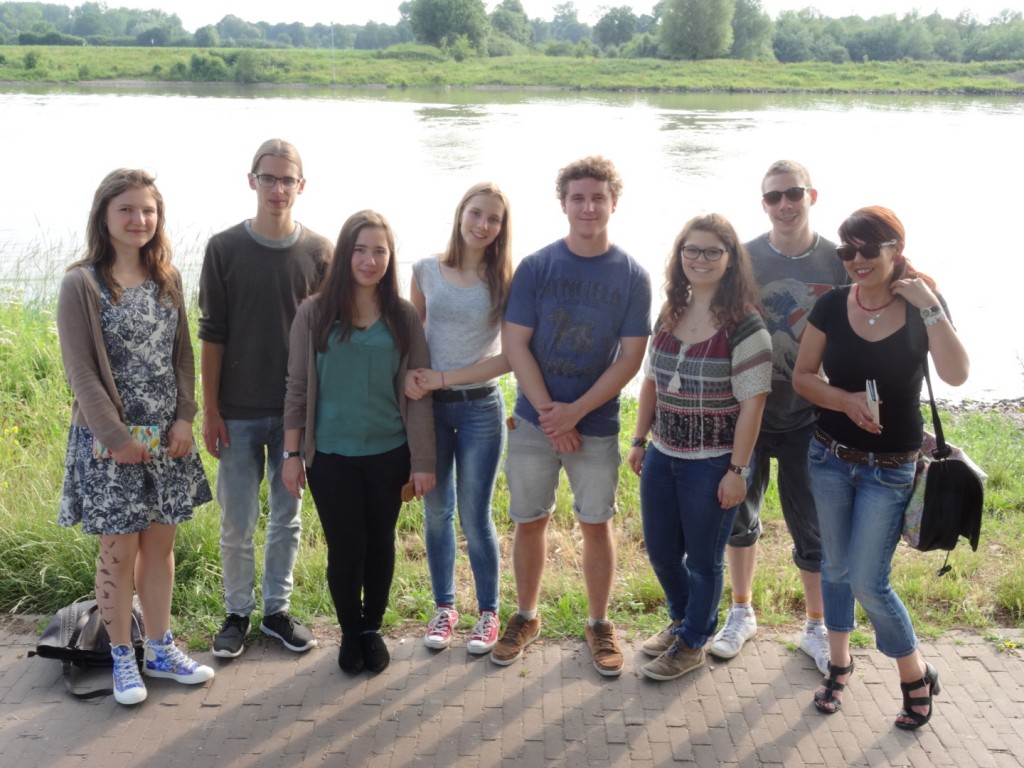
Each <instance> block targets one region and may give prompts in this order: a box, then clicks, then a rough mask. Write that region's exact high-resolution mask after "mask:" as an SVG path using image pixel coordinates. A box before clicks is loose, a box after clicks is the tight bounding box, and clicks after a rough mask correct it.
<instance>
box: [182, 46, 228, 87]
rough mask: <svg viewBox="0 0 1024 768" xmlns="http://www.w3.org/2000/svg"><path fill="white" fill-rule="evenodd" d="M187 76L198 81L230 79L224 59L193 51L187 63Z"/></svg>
mask: <svg viewBox="0 0 1024 768" xmlns="http://www.w3.org/2000/svg"><path fill="white" fill-rule="evenodd" d="M188 73H189V77H190V78H191V79H192V80H195V81H196V82H200V83H206V82H222V81H225V80H230V79H231V75H230V73H229V72H228V68H227V65H226V64H225V63H224V59H223V58H221V57H219V56H212V55H210V54H206V53H193V54H192V58H191V59H189V64H188Z"/></svg>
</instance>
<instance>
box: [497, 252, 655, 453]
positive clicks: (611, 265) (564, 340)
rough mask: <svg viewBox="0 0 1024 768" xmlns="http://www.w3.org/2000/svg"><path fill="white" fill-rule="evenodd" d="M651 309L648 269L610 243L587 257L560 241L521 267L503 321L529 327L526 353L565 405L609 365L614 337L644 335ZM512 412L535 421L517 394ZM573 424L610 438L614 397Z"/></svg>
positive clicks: (614, 429) (615, 409) (614, 351)
mask: <svg viewBox="0 0 1024 768" xmlns="http://www.w3.org/2000/svg"><path fill="white" fill-rule="evenodd" d="M650 307H651V286H650V279H649V278H648V276H647V272H646V271H645V270H644V269H643V268H642V267H640V265H639V264H637V263H636V262H635V261H634V260H633V259H632V258H631V257H630V256H629V255H628V254H626V253H625V251H623V250H621V249H619V248H617V247H614V246H613V247H612V248H611V249H610V250H608V251H607V252H606V253H604V254H602V255H600V256H594V257H589V258H585V257H581V256H577V255H575V254H574V253H572V252H571V251H570V250H569V249H568V248H567V247H566V245H565V243H564V242H563V241H561V240H559V241H557V242H555V243H552V244H551V245H549V246H548V247H547V248H544V249H542V250H540V251H538V252H537V253H535V254H533V255H532V256H528V257H527V258H526V259H524V260H523V262H522V264H520V265H519V268H518V269H517V270H516V274H515V277H514V278H513V281H512V291H511V295H510V297H509V306H508V310H507V311H506V314H505V319H506V320H508V321H509V322H511V323H515V324H517V325H522V326H526V327H528V328H532V329H533V331H534V332H533V336H532V338H531V339H530V352H531V353H532V354H533V357H534V359H535V360H536V361H537V364H538V366H539V367H540V370H541V373H542V375H543V377H544V383H545V386H546V387H547V389H548V393H549V394H550V395H551V399H552V400H554V401H556V402H561V403H571V402H573V401H575V400H577V399H578V398H579V397H580V396H581V395H583V394H584V393H585V392H586V391H587V390H589V389H590V388H591V387H592V386H593V384H594V382H595V381H597V379H598V378H599V377H600V376H601V374H602V373H604V371H605V370H607V369H608V367H609V366H610V365H611V364H612V363H613V362H614V361H615V358H616V356H617V355H618V351H619V339H620V338H623V337H630V336H641V337H646V336H648V335H650ZM516 411H517V413H519V414H520V415H521V416H523V417H524V418H526V419H528V420H530V421H532V422H533V423H535V424H536V423H537V422H538V421H539V419H538V416H537V412H536V411H535V410H534V408H533V407H532V406H531V405H530V403H529V402H528V401H527V400H526V398H525V396H523V394H522V392H520V393H519V397H518V399H517V402H516ZM577 427H578V429H579V431H580V433H581V434H584V435H595V436H598V435H613V434H616V433H617V432H618V398H613V399H612V400H610V401H608V402H607V403H605V404H604V405H602V406H601V407H599V408H597V409H595V410H594V411H592V412H591V413H590V414H588V415H587V416H586V417H584V418H583V420H581V421H580V423H579V424H578V425H577Z"/></svg>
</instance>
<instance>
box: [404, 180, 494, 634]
mask: <svg viewBox="0 0 1024 768" xmlns="http://www.w3.org/2000/svg"><path fill="white" fill-rule="evenodd" d="M510 227H511V211H510V209H509V202H508V198H507V197H505V195H504V193H503V192H502V191H501V190H500V189H499V188H498V187H497V186H496V185H495V184H492V183H489V182H484V183H481V184H474V185H473V186H472V187H470V188H469V189H468V190H467V191H466V193H465V194H464V195H463V196H462V199H461V200H460V201H459V204H458V206H456V208H455V218H454V221H453V222H452V231H451V236H450V237H449V239H448V247H447V249H446V250H445V252H444V253H443V254H438V255H436V256H430V257H428V258H425V259H421V260H420V261H418V262H416V263H415V264H414V265H413V268H412V271H413V280H412V286H411V291H410V295H411V299H412V303H413V305H414V306H415V307H416V309H417V310H419V314H420V318H421V319H422V320H423V322H424V324H425V327H426V334H427V344H428V346H429V347H430V368H421V369H417V370H414V371H410V372H409V375H408V376H407V378H406V394H407V395H408V396H409V397H410V398H413V399H419V398H421V397H422V396H423V395H425V394H427V393H428V392H431V393H433V401H434V430H435V439H436V444H437V485H436V486H435V488H434V490H432V491H431V492H430V493H428V494H427V495H426V496H425V497H424V499H423V513H424V523H425V524H424V529H425V530H424V532H425V538H426V545H427V564H428V565H429V566H430V580H431V583H432V584H433V588H434V605H435V609H434V616H433V618H432V619H431V620H430V622H429V624H428V625H427V630H426V635H425V636H424V638H423V642H424V644H425V645H426V646H427V647H428V648H433V649H436V650H440V649H443V648H447V647H448V646H449V645H450V644H451V641H452V634H453V632H454V630H455V627H456V625H457V624H458V620H459V613H458V611H457V610H456V609H455V555H456V551H457V550H456V542H455V510H456V506H457V507H458V513H459V520H460V522H461V524H462V531H463V533H464V534H465V537H466V545H467V548H468V551H469V564H470V568H471V569H472V571H473V581H474V583H475V586H476V607H477V611H478V618H477V621H476V624H475V625H474V627H473V629H472V630H471V631H470V633H469V636H468V638H467V640H466V650H467V651H468V652H469V653H472V654H483V653H488V652H489V651H490V650H491V648H493V647H494V644H495V643H496V642H497V640H498V631H499V622H498V591H499V590H498V570H499V568H498V566H499V560H500V552H499V549H498V535H497V531H496V530H495V527H494V519H493V517H492V515H491V497H492V495H493V493H494V481H495V478H496V477H497V474H498V464H499V462H500V461H501V454H502V449H503V446H504V443H505V404H504V400H503V399H502V393H501V388H500V387H499V386H498V377H499V376H501V375H502V374H504V373H508V371H510V370H511V367H510V366H509V363H508V360H507V359H506V358H505V355H503V354H502V353H501V342H500V339H499V336H500V333H501V318H502V314H503V313H504V311H505V304H506V302H507V300H508V292H509V286H510V284H511V281H512V245H511V231H510Z"/></svg>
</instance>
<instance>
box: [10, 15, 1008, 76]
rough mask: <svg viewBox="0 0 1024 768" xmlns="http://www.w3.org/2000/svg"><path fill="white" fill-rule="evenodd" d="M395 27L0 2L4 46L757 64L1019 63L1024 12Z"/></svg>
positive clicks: (421, 22) (497, 19)
mask: <svg viewBox="0 0 1024 768" xmlns="http://www.w3.org/2000/svg"><path fill="white" fill-rule="evenodd" d="M398 10H399V12H400V14H401V19H400V21H399V22H398V23H397V24H393V25H392V24H379V23H376V22H368V23H367V24H365V25H352V24H314V25H313V26H306V25H304V24H301V23H298V22H295V23H291V24H269V23H267V22H263V21H260V22H255V23H253V22H249V21H245V20H243V19H241V18H239V17H237V16H234V15H228V16H225V17H224V18H223V19H221V20H220V21H219V22H218V23H217V24H210V25H207V26H204V27H200V28H199V29H197V30H195V31H194V32H188V31H187V30H185V29H184V28H183V27H182V23H181V19H180V18H179V17H178V16H177V15H176V14H168V13H165V12H163V11H159V10H136V9H130V8H108V7H107V6H106V5H105V4H104V3H97V2H87V3H83V4H82V5H79V6H76V7H74V8H71V7H69V6H66V5H56V4H52V3H14V2H0V42H5V43H7V44H22V45H132V46H138V45H144V46H182V47H184V46H196V47H201V48H216V47H225V48H275V47H276V48H288V47H298V48H328V47H334V48H357V49H366V50H374V49H378V50H379V49H384V48H389V47H391V46H394V45H400V44H412V43H419V44H424V45H429V46H435V47H437V48H439V49H441V50H443V51H445V52H446V53H447V54H448V55H449V56H451V57H452V58H456V59H459V60H461V59H462V58H464V57H466V56H507V55H516V54H526V53H544V54H547V55H551V56H609V57H629V58H644V57H660V58H670V59H709V58H736V59H751V60H764V61H773V60H777V61H782V62H799V61H831V62H835V63H841V62H846V61H895V60H903V59H913V60H942V61H994V60H1015V59H1024V13H1022V12H1021V11H1014V10H1010V9H1007V10H1005V11H1003V12H1002V13H1001V14H1000V15H999V16H997V17H995V18H993V19H989V20H988V21H987V22H982V21H981V20H979V19H977V18H976V17H975V16H974V15H973V14H971V13H970V12H969V11H964V12H963V13H961V14H960V15H959V16H957V17H956V18H955V19H948V18H945V17H943V16H940V15H939V14H938V13H937V12H936V13H932V14H930V15H922V14H920V13H918V12H916V11H915V12H911V13H908V14H906V15H904V16H903V17H902V18H899V17H897V15H896V14H887V15H883V16H875V17H872V18H870V19H864V18H861V17H860V16H846V17H842V18H830V17H827V16H825V15H824V14H822V13H821V12H820V11H818V10H816V9H815V8H810V7H809V8H805V9H803V10H800V11H784V12H782V13H780V14H779V15H778V17H777V18H776V19H772V18H770V17H769V16H768V14H767V13H766V12H765V10H764V7H763V6H762V4H761V0H662V2H659V3H658V4H657V5H655V6H654V8H653V9H652V10H651V12H650V13H649V14H641V15H637V14H635V13H633V10H632V8H630V7H629V6H626V5H621V6H616V7H612V8H606V9H605V11H604V14H603V15H602V16H601V18H600V19H599V20H598V21H597V22H596V23H595V24H594V25H593V26H590V25H588V24H585V23H583V22H581V21H580V20H579V15H578V11H577V9H576V6H575V4H574V3H573V2H571V1H570V2H564V3H561V4H560V5H556V6H555V7H554V9H553V15H552V18H551V19H550V20H543V19H539V18H534V19H530V18H529V17H528V16H527V14H526V12H525V10H524V9H523V5H522V3H521V2H520V0H500V2H497V4H496V5H494V6H493V8H492V9H491V11H490V13H488V12H487V7H486V6H485V4H484V0H406V2H403V3H402V4H401V5H399V6H398Z"/></svg>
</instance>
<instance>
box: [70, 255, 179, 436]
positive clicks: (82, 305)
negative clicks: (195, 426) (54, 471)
mask: <svg viewBox="0 0 1024 768" xmlns="http://www.w3.org/2000/svg"><path fill="white" fill-rule="evenodd" d="M172 279H173V280H174V283H175V285H176V286H177V288H178V290H179V291H180V290H181V276H180V275H179V274H178V273H177V272H176V271H175V272H174V274H173V278H172ZM57 336H58V337H59V339H60V354H61V357H62V358H63V360H64V375H65V376H66V377H67V380H68V384H69V385H70V386H71V391H72V393H73V394H74V396H75V400H74V402H73V403H72V404H71V423H72V424H73V425H74V426H77V427H88V428H89V430H90V431H91V432H92V433H93V435H94V436H95V437H96V438H97V439H98V440H99V441H100V442H101V443H103V444H105V445H107V446H109V447H110V449H111V450H114V451H116V450H119V449H121V448H123V447H124V446H126V445H128V443H129V441H130V440H131V439H132V436H131V434H129V432H128V427H127V425H126V424H125V420H124V407H123V406H122V405H121V396H120V395H119V394H118V393H117V386H116V385H115V384H114V373H113V371H111V370H110V359H109V358H108V357H107V348H106V346H105V345H104V343H103V328H102V327H101V325H100V286H99V283H98V282H97V281H96V278H95V276H94V275H93V274H92V272H90V271H89V269H88V268H87V267H76V268H74V269H72V270H70V271H69V272H68V273H67V274H66V275H64V279H63V280H61V283H60V292H59V293H58V295H57ZM171 363H172V365H173V366H174V380H175V384H176V386H177V390H178V403H177V408H176V411H175V418H176V419H184V420H185V421H187V422H189V423H191V422H192V420H193V419H194V418H195V416H196V411H197V409H198V407H197V405H196V400H195V385H196V369H195V359H194V357H193V356H192V340H191V338H190V337H189V331H188V317H187V315H186V314H185V307H184V306H181V307H179V308H178V328H177V334H176V336H175V339H174V349H173V351H172V353H171Z"/></svg>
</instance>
